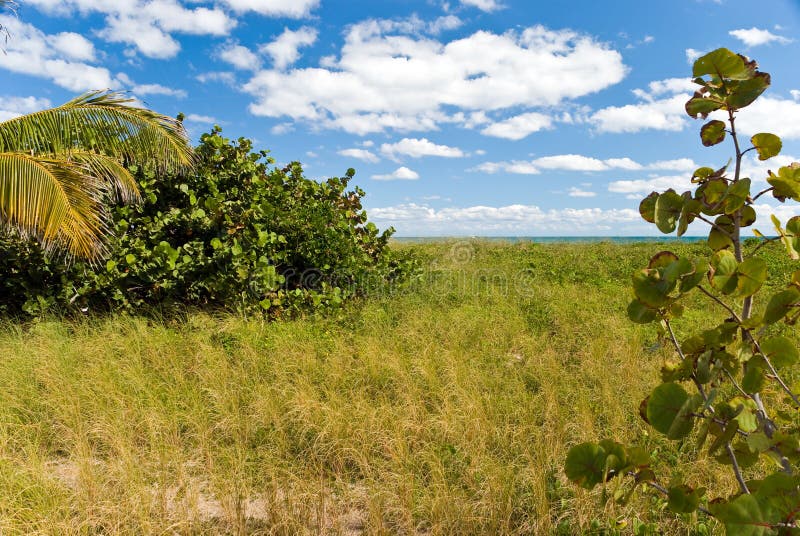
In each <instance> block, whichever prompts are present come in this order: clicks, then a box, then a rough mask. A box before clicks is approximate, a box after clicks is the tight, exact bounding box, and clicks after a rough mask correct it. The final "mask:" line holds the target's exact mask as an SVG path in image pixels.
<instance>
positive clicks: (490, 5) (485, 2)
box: [460, 0, 503, 12]
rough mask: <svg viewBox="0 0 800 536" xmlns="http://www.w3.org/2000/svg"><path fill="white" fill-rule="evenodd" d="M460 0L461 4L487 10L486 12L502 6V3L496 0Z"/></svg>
mask: <svg viewBox="0 0 800 536" xmlns="http://www.w3.org/2000/svg"><path fill="white" fill-rule="evenodd" d="M460 1H461V5H464V6H471V7H477V8H478V9H480V10H481V11H487V12H492V11H497V10H498V9H501V8H502V7H503V5H502V4H501V3H500V2H498V1H497V0H460Z"/></svg>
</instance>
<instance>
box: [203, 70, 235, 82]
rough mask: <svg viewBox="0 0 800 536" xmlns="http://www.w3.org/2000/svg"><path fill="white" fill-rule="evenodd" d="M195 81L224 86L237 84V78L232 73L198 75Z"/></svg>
mask: <svg viewBox="0 0 800 536" xmlns="http://www.w3.org/2000/svg"><path fill="white" fill-rule="evenodd" d="M195 80H197V81H198V82H200V83H202V84H205V83H207V82H222V83H223V84H228V85H233V84H234V83H235V82H236V76H235V75H234V74H233V73H232V72H230V71H211V72H208V73H200V74H198V75H197V76H195Z"/></svg>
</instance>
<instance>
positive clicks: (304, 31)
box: [260, 26, 317, 70]
mask: <svg viewBox="0 0 800 536" xmlns="http://www.w3.org/2000/svg"><path fill="white" fill-rule="evenodd" d="M316 42H317V31H316V30H315V29H313V28H309V27H308V26H303V27H302V28H300V29H299V30H297V31H292V30H290V29H289V28H285V29H284V30H283V33H282V34H281V35H279V36H278V37H277V38H276V39H275V40H274V41H272V42H271V43H268V44H266V45H262V46H261V48H260V51H261V53H262V54H268V55H269V56H271V57H272V62H273V64H274V65H275V68H276V69H278V70H283V69H285V68H286V67H288V66H290V65H292V64H293V63H294V62H296V61H297V60H298V59H299V58H300V48H301V47H309V46H311V45H313V44H314V43H316Z"/></svg>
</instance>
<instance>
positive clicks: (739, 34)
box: [728, 27, 792, 47]
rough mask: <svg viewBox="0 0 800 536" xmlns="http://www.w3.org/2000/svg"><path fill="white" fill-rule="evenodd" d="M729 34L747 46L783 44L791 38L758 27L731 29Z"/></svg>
mask: <svg viewBox="0 0 800 536" xmlns="http://www.w3.org/2000/svg"><path fill="white" fill-rule="evenodd" d="M728 34H729V35H732V36H733V37H735V38H736V39H738V40H739V41H741V42H742V43H744V44H745V46H748V47H757V46H759V45H766V44H769V43H780V44H782V45H785V44H787V43H791V42H792V40H791V39H788V38H786V37H783V36H781V35H776V34H774V33H772V32H770V31H769V30H762V29H760V28H755V27H753V28H748V29H743V28H742V29H739V30H731V31H730V32H728Z"/></svg>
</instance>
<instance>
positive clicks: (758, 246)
mask: <svg viewBox="0 0 800 536" xmlns="http://www.w3.org/2000/svg"><path fill="white" fill-rule="evenodd" d="M780 239H781V237H780V236H773V237H771V238H765V239H764V241H763V242H761V243H760V244H759V245H757V246H756V248H755V249H754V250H753V251H751V252H750V256H751V257H752V256H753V255H755V254H756V252H757V251H758V250H759V249H761V248H763V247H764V246H766V245H767V244H771V243H772V242H775V241H777V240H780Z"/></svg>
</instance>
